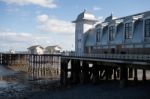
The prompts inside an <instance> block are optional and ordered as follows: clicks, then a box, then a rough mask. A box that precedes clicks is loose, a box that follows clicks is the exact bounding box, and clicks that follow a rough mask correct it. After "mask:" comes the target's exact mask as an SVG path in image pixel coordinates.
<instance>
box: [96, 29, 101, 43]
mask: <svg viewBox="0 0 150 99" xmlns="http://www.w3.org/2000/svg"><path fill="white" fill-rule="evenodd" d="M100 34H101V29H97V30H96V42H100Z"/></svg>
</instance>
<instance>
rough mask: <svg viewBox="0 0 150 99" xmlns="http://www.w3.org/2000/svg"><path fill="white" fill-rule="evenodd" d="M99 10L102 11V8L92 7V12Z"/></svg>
mask: <svg viewBox="0 0 150 99" xmlns="http://www.w3.org/2000/svg"><path fill="white" fill-rule="evenodd" d="M101 9H102V8H100V7H97V6H94V7H93V10H94V11H99V10H101Z"/></svg>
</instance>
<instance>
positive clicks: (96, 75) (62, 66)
mask: <svg viewBox="0 0 150 99" xmlns="http://www.w3.org/2000/svg"><path fill="white" fill-rule="evenodd" d="M0 64H1V65H9V66H13V65H18V66H27V67H28V68H27V71H29V72H31V73H32V74H33V76H34V77H35V75H36V76H37V75H38V77H41V76H40V75H45V74H46V72H47V71H49V70H50V72H51V74H52V75H53V76H56V75H59V76H60V82H61V84H62V85H68V84H78V83H83V84H84V83H94V84H97V83H99V82H100V81H104V80H106V81H108V80H119V81H120V84H121V85H122V86H125V85H126V83H127V82H128V79H133V80H134V81H138V77H137V69H141V70H143V73H142V74H143V75H142V79H143V81H146V70H150V55H128V54H82V55H78V54H74V53H68V54H43V55H35V54H4V53H1V54H0ZM49 66H53V68H48V67H49ZM17 68H19V67H17ZM21 68H22V67H21ZM36 71H40V72H36ZM50 72H49V73H50Z"/></svg>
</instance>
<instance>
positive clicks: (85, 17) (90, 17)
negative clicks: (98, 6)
mask: <svg viewBox="0 0 150 99" xmlns="http://www.w3.org/2000/svg"><path fill="white" fill-rule="evenodd" d="M82 20H89V21H95V22H96V21H97V20H96V18H95V16H94V15H93V14H91V13H89V12H87V11H86V10H84V11H83V12H82V13H80V14H79V15H78V17H77V19H76V20H75V21H73V22H77V21H82Z"/></svg>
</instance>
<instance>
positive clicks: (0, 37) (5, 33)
mask: <svg viewBox="0 0 150 99" xmlns="http://www.w3.org/2000/svg"><path fill="white" fill-rule="evenodd" d="M0 41H1V42H0V46H1V47H0V52H1V51H8V50H10V49H12V48H13V49H15V50H17V51H27V48H28V47H30V46H33V45H41V46H43V47H46V46H50V45H60V46H61V47H62V48H63V50H72V49H73V47H72V44H74V34H73V35H63V34H62V35H61V34H57V33H54V34H51V33H47V34H31V33H24V32H19V33H18V32H12V31H11V30H9V29H1V28H0Z"/></svg>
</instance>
